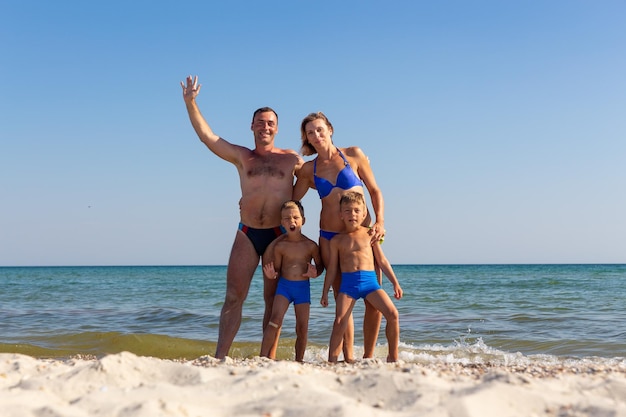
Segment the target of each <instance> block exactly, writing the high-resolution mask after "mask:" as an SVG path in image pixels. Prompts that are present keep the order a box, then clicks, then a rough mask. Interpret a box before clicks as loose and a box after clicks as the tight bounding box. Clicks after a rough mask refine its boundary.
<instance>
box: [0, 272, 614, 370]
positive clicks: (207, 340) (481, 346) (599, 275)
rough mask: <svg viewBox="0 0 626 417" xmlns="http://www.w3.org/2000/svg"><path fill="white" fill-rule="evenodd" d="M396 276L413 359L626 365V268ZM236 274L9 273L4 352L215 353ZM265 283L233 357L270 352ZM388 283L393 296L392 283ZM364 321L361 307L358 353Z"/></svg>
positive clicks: (315, 283) (321, 329)
mask: <svg viewBox="0 0 626 417" xmlns="http://www.w3.org/2000/svg"><path fill="white" fill-rule="evenodd" d="M394 271H395V272H396V275H397V276H398V279H399V280H400V283H401V285H402V287H403V290H404V297H403V298H402V299H401V300H395V301H394V302H395V304H396V306H397V307H398V310H399V312H400V342H401V347H400V358H401V359H402V360H405V361H408V362H429V361H446V362H460V363H484V362H490V363H503V364H511V363H515V362H550V363H554V362H557V363H558V362H559V361H585V362H588V361H595V362H606V363H615V362H616V361H617V362H619V363H622V364H624V363H626V359H625V357H626V265H395V266H394ZM225 275H226V267H224V266H122V267H0V352H16V353H24V354H28V355H31V356H35V357H46V358H48V357H52V358H64V357H68V356H73V355H93V356H103V355H106V354H109V353H117V352H121V351H130V352H133V353H135V354H139V355H146V356H155V357H159V358H186V359H194V358H197V357H199V356H203V355H213V354H214V352H215V343H216V341H217V335H218V326H219V315H220V309H221V306H222V301H223V296H224V288H225ZM322 284H323V275H322V276H321V277H320V278H317V279H315V280H312V285H311V292H312V294H311V295H312V304H311V318H310V323H309V343H308V347H307V354H306V357H305V360H307V361H323V360H325V359H326V355H327V353H328V340H329V337H330V332H331V328H332V322H333V318H334V303H331V306H330V307H328V308H323V307H321V306H320V305H319V297H320V294H321V289H322ZM262 285H263V284H262V273H261V270H260V269H259V270H258V271H257V273H256V275H255V277H254V278H253V283H252V287H251V289H250V294H249V296H248V299H247V301H246V303H245V305H244V312H243V315H244V318H243V320H242V324H241V328H240V330H239V332H238V334H237V337H236V339H235V343H234V344H233V347H232V349H231V351H230V356H232V357H236V358H244V357H254V356H256V355H258V351H259V348H260V343H261V338H262V333H261V322H262V317H263V299H262ZM383 286H384V289H385V290H387V291H388V292H389V291H390V287H391V286H390V285H389V282H388V281H385V283H384V284H383ZM362 317H363V302H362V301H358V302H357V306H356V308H355V324H356V335H355V338H356V340H355V354H356V355H358V354H359V353H362V332H361V330H360V327H361V324H362ZM384 324H385V322H384V319H383V325H382V326H381V327H382V328H381V333H380V336H379V339H378V344H379V346H378V348H377V351H376V356H378V357H381V358H385V357H386V340H385V337H384ZM294 326H295V321H294V313H293V309H290V310H289V311H288V312H287V315H286V317H285V322H284V325H283V330H282V334H281V341H280V346H279V351H278V358H280V359H293V356H294V355H293V345H294V342H295V331H294Z"/></svg>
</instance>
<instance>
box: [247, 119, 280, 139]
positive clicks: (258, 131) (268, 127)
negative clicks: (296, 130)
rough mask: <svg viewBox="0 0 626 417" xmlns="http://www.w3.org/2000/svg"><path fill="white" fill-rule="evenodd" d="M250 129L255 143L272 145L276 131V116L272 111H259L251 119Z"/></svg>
mask: <svg viewBox="0 0 626 417" xmlns="http://www.w3.org/2000/svg"><path fill="white" fill-rule="evenodd" d="M251 129H252V132H253V133H254V142H255V143H256V144H257V145H261V146H266V145H272V144H273V143H274V136H276V133H278V117H276V114H275V113H274V112H272V111H265V112H259V113H257V114H255V115H254V119H252V126H251Z"/></svg>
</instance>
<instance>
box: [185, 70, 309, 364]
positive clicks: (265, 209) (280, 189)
mask: <svg viewBox="0 0 626 417" xmlns="http://www.w3.org/2000/svg"><path fill="white" fill-rule="evenodd" d="M180 84H181V86H182V88H183V98H184V100H185V105H186V106H187V112H188V113H189V119H190V120H191V124H192V126H193V128H194V129H195V131H196V133H197V134H198V137H199V138H200V140H201V141H202V142H203V143H204V144H205V145H206V146H207V147H208V148H209V149H210V150H211V151H212V152H213V153H214V154H215V155H217V156H219V157H220V158H222V159H224V160H226V161H228V162H230V163H232V164H233V165H235V167H236V168H237V171H238V172H239V182H240V186H241V200H239V208H240V223H239V230H237V232H236V235H235V242H234V243H233V247H232V250H231V253H230V259H229V260H228V271H227V273H226V296H225V299H224V306H223V307H222V312H221V315H220V328H219V336H218V340H217V349H216V352H215V357H216V358H218V359H223V358H224V357H225V356H227V355H228V351H229V350H230V346H231V344H232V343H233V340H234V339H235V335H236V334H237V331H238V330H239V326H240V325H241V314H242V307H243V303H244V301H245V299H246V297H247V295H248V290H249V288H250V283H251V281H252V276H253V275H254V272H255V271H256V268H257V266H258V265H259V259H260V258H261V257H262V256H263V253H264V252H265V249H266V248H267V246H268V245H269V244H270V243H271V242H272V240H274V239H275V238H276V237H277V236H279V235H280V234H281V233H282V231H281V229H280V221H281V217H280V207H281V205H282V204H283V203H284V202H285V201H287V200H290V199H291V194H292V191H293V180H294V175H296V172H297V171H298V170H299V169H300V167H301V166H302V164H303V161H302V158H301V157H300V156H299V155H298V154H297V153H296V152H295V151H292V150H286V149H278V148H276V147H274V137H275V136H276V133H278V116H277V115H276V112H275V111H274V110H272V109H270V108H269V107H263V108H261V109H258V110H257V111H255V112H254V115H253V117H252V125H251V130H252V132H253V134H254V149H248V148H246V147H243V146H238V145H234V144H232V143H230V142H228V141H226V140H224V139H223V138H221V137H219V136H218V135H216V134H215V133H213V131H212V130H211V128H210V127H209V125H208V123H207V122H206V120H205V119H204V117H203V116H202V114H201V113H200V109H199V108H198V105H197V103H196V97H197V96H198V93H199V92H200V88H201V85H200V84H198V77H197V76H196V77H195V78H192V77H191V76H189V77H187V80H186V84H185V83H183V82H181V83H180ZM263 292H264V299H265V316H264V318H263V328H265V326H266V325H267V322H268V321H269V316H270V314H271V312H272V303H273V299H274V294H275V292H276V281H275V280H268V279H264V291H263Z"/></svg>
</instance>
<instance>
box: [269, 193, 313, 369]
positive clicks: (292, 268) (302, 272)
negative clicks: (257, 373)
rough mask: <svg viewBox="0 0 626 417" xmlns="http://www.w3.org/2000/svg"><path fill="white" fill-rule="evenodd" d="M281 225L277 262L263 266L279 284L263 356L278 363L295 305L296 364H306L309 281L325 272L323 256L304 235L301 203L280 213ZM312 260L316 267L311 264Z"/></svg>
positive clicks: (285, 206)
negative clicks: (279, 345)
mask: <svg viewBox="0 0 626 417" xmlns="http://www.w3.org/2000/svg"><path fill="white" fill-rule="evenodd" d="M280 213H281V225H282V227H283V228H284V229H285V230H286V231H287V233H286V235H285V236H284V237H283V238H282V239H279V240H277V241H276V244H275V246H274V256H273V262H270V263H268V264H266V265H263V273H264V274H265V277H266V278H268V279H276V278H279V277H280V278H279V280H278V287H277V289H276V295H275V296H274V305H273V307H272V315H271V316H270V321H269V323H268V325H267V326H266V327H265V330H264V332H263V341H262V342H261V356H265V357H267V358H270V359H274V357H275V352H273V350H272V347H273V346H275V345H276V344H277V342H278V337H279V335H280V328H281V326H282V323H283V318H284V317H285V313H286V312H287V309H288V308H289V304H291V303H292V302H293V305H294V310H295V313H296V361H298V362H302V361H303V360H304V352H305V350H306V343H307V337H308V332H309V311H310V307H311V286H310V283H309V278H316V277H319V276H320V275H321V274H322V271H324V264H323V263H322V256H321V255H320V249H319V247H318V246H317V243H315V242H314V241H312V240H311V239H309V238H308V237H306V236H304V235H303V234H302V225H303V224H304V221H305V219H304V208H303V207H302V204H300V202H299V201H294V200H290V201H287V202H286V203H284V204H283V205H282V207H281V209H280ZM311 260H313V261H314V262H315V265H312V264H311Z"/></svg>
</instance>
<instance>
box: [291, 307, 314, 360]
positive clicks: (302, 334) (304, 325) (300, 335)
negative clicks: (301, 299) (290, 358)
mask: <svg viewBox="0 0 626 417" xmlns="http://www.w3.org/2000/svg"><path fill="white" fill-rule="evenodd" d="M294 310H295V312H296V361H298V362H302V361H303V360H304V352H305V351H306V342H307V338H308V334H309V313H310V311H311V304H309V303H301V304H298V305H295V306H294Z"/></svg>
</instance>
